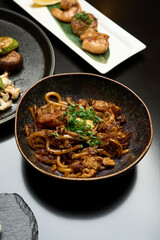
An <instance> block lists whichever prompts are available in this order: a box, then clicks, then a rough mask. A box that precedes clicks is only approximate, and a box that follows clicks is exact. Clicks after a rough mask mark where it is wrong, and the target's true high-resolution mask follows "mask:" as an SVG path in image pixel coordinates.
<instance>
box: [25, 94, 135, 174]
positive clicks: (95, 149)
mask: <svg viewBox="0 0 160 240" xmlns="http://www.w3.org/2000/svg"><path fill="white" fill-rule="evenodd" d="M53 96H54V97H56V98H57V102H56V101H52V100H51V97H53ZM45 101H46V105H44V106H40V107H38V106H36V105H34V106H33V107H30V112H31V115H32V118H33V124H27V125H25V128H24V129H25V134H26V136H27V141H28V144H29V146H30V147H31V148H33V149H35V152H34V155H35V158H36V159H37V160H38V161H40V162H41V163H44V164H46V165H50V166H51V171H59V172H60V173H62V174H64V177H75V178H78V177H79V178H89V177H94V176H95V175H96V174H97V173H98V171H101V170H104V169H106V168H112V167H114V166H115V158H117V157H118V158H121V157H122V155H124V154H126V153H128V152H129V148H128V146H129V137H130V133H129V132H128V131H126V130H125V129H124V125H125V122H126V120H125V116H124V115H122V114H121V111H120V107H118V106H116V105H115V104H114V103H110V102H104V101H102V100H94V99H89V100H85V99H80V100H79V101H77V102H74V101H72V99H71V98H70V97H67V98H66V101H62V98H61V96H60V95H59V94H58V93H56V92H48V93H47V94H46V95H45Z"/></svg>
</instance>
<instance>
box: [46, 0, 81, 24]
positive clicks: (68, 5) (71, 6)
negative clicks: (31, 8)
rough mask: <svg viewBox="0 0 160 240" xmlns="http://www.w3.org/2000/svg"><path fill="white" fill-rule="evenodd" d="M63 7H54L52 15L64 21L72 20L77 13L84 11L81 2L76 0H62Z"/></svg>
mask: <svg viewBox="0 0 160 240" xmlns="http://www.w3.org/2000/svg"><path fill="white" fill-rule="evenodd" d="M61 8H62V9H63V10H61V9H59V8H52V10H51V13H52V15H53V16H54V17H55V18H57V19H58V20H60V21H62V22H71V19H72V17H74V16H75V14H76V13H79V12H81V11H82V9H81V6H80V4H79V3H78V1H76V0H61Z"/></svg>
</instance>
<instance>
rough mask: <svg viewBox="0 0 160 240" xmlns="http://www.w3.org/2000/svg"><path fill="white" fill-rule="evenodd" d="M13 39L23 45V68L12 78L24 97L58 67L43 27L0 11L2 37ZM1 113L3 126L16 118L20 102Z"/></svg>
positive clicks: (20, 51) (20, 16)
mask: <svg viewBox="0 0 160 240" xmlns="http://www.w3.org/2000/svg"><path fill="white" fill-rule="evenodd" d="M2 36H10V37H13V38H15V39H16V40H17V41H18V42H19V47H18V50H17V51H18V52H19V53H21V55H22V57H23V61H24V63H23V68H22V69H20V70H19V71H16V72H14V73H13V72H12V73H10V75H9V78H10V79H11V80H12V81H13V82H14V83H15V86H16V87H20V88H21V96H22V95H23V93H24V91H26V90H27V88H28V87H30V86H31V85H32V84H33V83H35V82H36V81H38V80H39V79H41V78H44V77H46V76H49V75H52V74H53V72H54V67H55V55H54V50H53V47H52V45H51V42H50V40H49V39H48V37H47V36H46V34H45V33H44V32H43V31H42V30H41V28H40V27H39V26H38V25H36V24H35V23H34V22H32V21H31V20H29V19H27V18H26V17H24V16H22V15H20V14H17V13H15V12H12V11H9V10H5V9H4V8H0V37H2ZM19 100H20V98H19V99H17V100H16V101H14V102H13V103H12V107H11V108H10V109H8V110H6V111H4V112H0V124H2V123H4V122H6V121H8V120H10V119H11V118H14V116H15V111H16V107H17V103H18V102H19Z"/></svg>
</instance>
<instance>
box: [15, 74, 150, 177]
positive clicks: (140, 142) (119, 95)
mask: <svg viewBox="0 0 160 240" xmlns="http://www.w3.org/2000/svg"><path fill="white" fill-rule="evenodd" d="M49 91H56V92H58V93H59V94H60V95H61V96H62V98H63V100H65V98H66V97H67V96H70V97H72V99H73V100H74V101H76V100H78V99H81V98H84V99H90V98H93V99H99V100H104V101H107V102H112V103H115V104H116V105H118V106H119V107H120V108H121V111H122V113H123V114H124V115H125V117H126V121H127V129H128V130H129V131H130V132H131V140H130V145H129V148H130V152H129V153H128V154H126V155H123V157H122V158H121V159H115V162H116V164H115V167H113V168H111V169H106V170H103V171H100V172H98V174H97V175H96V177H94V178H89V179H81V178H75V179H73V178H69V179H71V180H82V181H84V180H88V181H89V180H96V179H104V178H111V177H115V176H118V175H120V174H122V173H125V172H127V171H128V170H130V169H131V168H133V167H134V166H135V165H136V164H137V163H138V162H139V161H140V160H141V159H142V157H143V156H144V155H145V154H146V152H147V150H148V149H149V147H150V145H151V142H152V136H153V130H152V122H151V117H150V113H149V111H148V109H147V107H146V106H145V104H144V103H143V101H142V100H141V99H140V98H139V97H138V96H137V95H136V94H135V93H134V92H133V91H132V90H130V89H129V88H127V87H126V86H124V85H122V84H120V83H118V82H116V81H114V80H111V79H108V78H106V77H103V76H99V75H95V74H89V73H88V74H87V73H70V74H57V75H54V76H49V77H46V78H44V79H42V80H40V81H39V82H37V83H36V84H34V85H33V86H32V87H30V88H29V89H28V90H27V91H26V93H25V94H24V95H23V97H22V99H21V100H20V103H19V105H18V107H17V111H16V117H15V138H16V142H17V146H18V148H19V150H20V152H21V154H22V156H23V157H24V158H25V159H26V160H27V161H28V162H29V163H30V164H31V165H32V166H33V167H34V168H36V169H37V170H39V171H41V172H42V173H44V174H47V175H50V176H52V177H56V178H61V179H68V178H65V177H63V175H62V174H60V173H59V172H58V171H57V172H56V171H55V172H54V173H53V172H51V171H50V167H48V166H46V165H44V164H42V163H40V162H39V161H37V160H36V159H35V157H34V150H33V149H31V148H30V147H29V145H28V143H27V140H26V136H25V135H24V131H23V130H24V125H25V124H27V123H32V122H33V121H32V118H31V115H30V112H29V110H28V108H29V107H30V106H33V104H36V105H37V106H42V105H44V104H45V100H44V96H45V93H47V92H49Z"/></svg>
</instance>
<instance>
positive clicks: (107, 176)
mask: <svg viewBox="0 0 160 240" xmlns="http://www.w3.org/2000/svg"><path fill="white" fill-rule="evenodd" d="M71 75H75V76H76V75H85V76H87V75H89V76H94V77H98V78H102V79H104V80H107V81H110V82H113V83H115V84H118V85H120V86H121V87H123V88H125V89H126V90H127V91H129V92H131V93H132V94H133V95H134V96H135V97H136V98H137V99H138V100H139V101H140V102H141V103H142V105H143V106H144V108H145V110H146V113H147V115H148V119H149V127H150V137H149V141H148V144H147V145H146V146H145V148H144V150H143V152H142V153H141V154H140V156H139V157H138V158H137V159H136V160H135V161H134V162H133V163H132V164H130V165H129V166H127V167H125V168H124V169H122V170H120V171H118V172H115V173H112V174H108V175H104V176H98V177H97V176H96V177H91V178H69V177H63V176H58V175H55V174H53V173H49V172H46V171H45V170H43V169H41V168H39V167H38V166H36V165H34V163H32V162H31V161H30V160H29V159H28V158H27V156H26V155H25V154H24V153H23V151H22V148H21V146H20V144H19V140H18V134H17V128H18V126H17V123H18V122H17V120H18V112H19V108H20V105H21V102H22V101H23V99H24V98H25V96H26V95H27V93H28V92H29V91H30V90H31V89H32V88H34V87H35V86H36V85H38V84H40V83H41V82H43V81H45V80H47V79H48V78H56V77H59V76H60V77H63V76H71ZM14 130H15V140H16V144H17V147H18V149H19V151H20V153H21V155H22V156H23V158H24V159H25V160H27V162H28V163H29V164H30V165H31V166H32V167H34V168H35V169H37V170H38V171H40V172H41V173H43V174H45V175H48V176H51V177H53V178H56V179H61V180H70V181H95V180H96V181H97V180H102V179H111V178H113V177H118V176H121V175H123V174H124V173H126V172H128V171H129V170H131V169H132V168H133V167H134V166H135V165H137V164H138V163H139V161H140V160H141V159H142V158H143V156H144V155H145V154H146V153H147V151H148V150H149V148H150V146H151V143H152V140H153V125H152V119H151V115H150V112H149V110H148V108H147V106H146V104H145V103H144V102H143V100H142V99H141V98H140V97H139V96H138V95H137V94H136V93H135V92H134V91H133V90H131V89H130V88H129V87H127V86H126V85H124V84H122V83H120V82H118V81H116V80H113V79H110V78H108V77H105V76H101V75H98V74H93V73H81V72H76V73H59V74H54V75H50V76H47V77H44V78H42V79H40V80H39V81H37V82H36V83H34V84H32V85H31V86H30V87H29V88H28V89H27V90H26V91H25V92H24V94H23V96H22V97H21V99H20V101H19V103H18V106H17V109H16V114H15V126H14Z"/></svg>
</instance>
